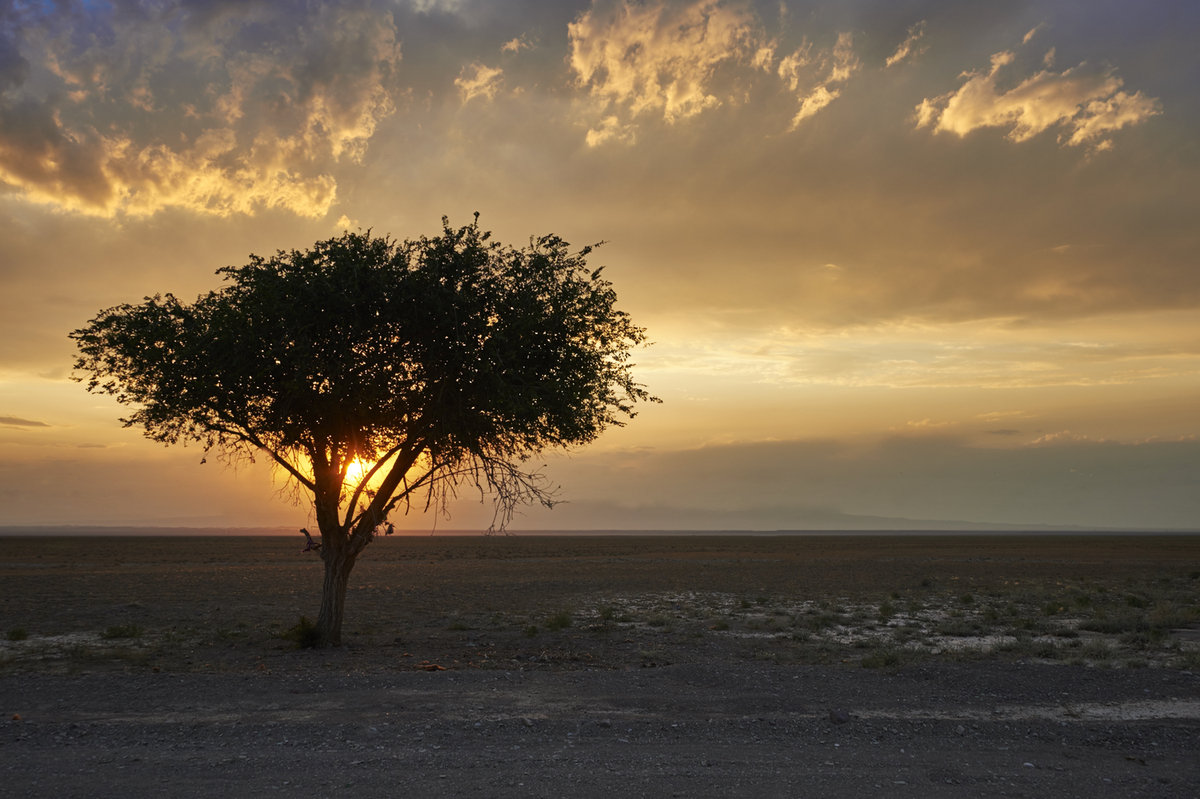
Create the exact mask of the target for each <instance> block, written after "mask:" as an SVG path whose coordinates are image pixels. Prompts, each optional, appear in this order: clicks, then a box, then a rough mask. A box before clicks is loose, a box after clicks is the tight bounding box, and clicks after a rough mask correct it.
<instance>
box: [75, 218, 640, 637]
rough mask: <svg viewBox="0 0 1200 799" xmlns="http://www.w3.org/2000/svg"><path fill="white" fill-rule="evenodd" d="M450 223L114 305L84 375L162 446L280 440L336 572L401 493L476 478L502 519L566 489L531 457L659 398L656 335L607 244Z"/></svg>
mask: <svg viewBox="0 0 1200 799" xmlns="http://www.w3.org/2000/svg"><path fill="white" fill-rule="evenodd" d="M442 226H443V231H442V234H441V235H440V236H436V237H432V238H427V237H421V238H418V239H415V240H406V241H403V242H396V241H394V240H392V239H390V238H387V237H376V236H373V235H371V233H370V231H367V232H366V233H345V234H344V235H342V236H340V237H338V238H334V239H329V240H327V241H322V242H318V243H316V244H315V245H314V246H313V247H312V248H311V249H309V250H305V251H298V250H292V251H290V252H284V251H279V252H278V253H276V254H275V255H274V256H273V257H270V258H262V257H259V256H254V255H252V256H250V262H249V263H248V264H246V265H244V266H238V267H227V268H224V269H221V270H219V271H218V274H221V275H222V276H223V277H224V280H225V284H224V286H223V287H221V288H219V289H217V290H214V291H211V292H209V293H207V294H204V295H202V296H200V297H199V298H197V300H196V301H195V302H193V303H190V304H189V303H185V302H181V301H180V300H179V299H177V298H176V297H175V296H173V295H170V294H167V295H162V296H155V297H148V298H145V300H144V301H143V302H142V303H140V304H137V305H130V304H126V305H119V306H116V307H114V308H109V309H107V310H105V311H102V312H101V313H100V314H98V315H97V316H96V317H95V318H94V319H92V320H91V321H90V322H89V323H88V325H86V326H85V327H83V328H80V329H78V330H75V331H73V332H72V333H71V334H70V335H71V337H72V338H73V339H74V340H75V341H76V343H77V346H78V351H79V354H78V357H77V360H76V363H75V367H76V375H77V379H80V380H86V385H87V388H88V390H89V391H93V392H99V393H105V394H110V395H112V396H114V397H115V398H116V399H117V400H118V401H119V402H121V403H123V404H125V405H128V406H130V407H131V408H132V409H133V410H132V412H131V413H130V414H129V415H128V416H127V417H126V418H124V419H123V420H122V421H123V422H124V423H125V425H126V426H135V427H140V428H142V429H143V430H144V432H145V434H146V435H147V436H148V437H150V438H152V439H154V440H157V441H161V442H163V443H165V444H175V443H177V442H189V441H190V442H198V443H200V444H201V445H202V446H203V447H205V448H206V449H213V448H215V449H217V450H218V451H222V452H225V453H227V454H230V455H234V456H236V455H237V454H250V455H253V453H254V452H257V451H262V452H265V453H267V454H268V455H269V456H270V457H271V458H272V459H273V460H274V461H275V462H276V463H277V464H278V465H279V467H280V468H282V469H283V470H285V471H286V473H287V474H288V475H290V476H291V477H292V478H294V479H295V480H296V481H297V482H298V483H299V485H300V486H302V487H303V488H304V489H306V490H307V491H308V492H309V493H310V494H311V496H312V498H313V503H314V508H315V512H316V518H317V523H318V525H319V526H320V530H321V538H322V546H323V549H322V557H323V558H324V559H325V561H326V566H327V571H328V568H329V564H330V562H331V561H332V560H338V559H339V558H340V559H342V560H344V559H346V558H348V559H349V563H350V565H352V564H353V559H354V557H355V556H356V555H357V554H358V552H360V551H361V550H362V548H363V547H364V546H366V544H367V543H369V542H370V540H371V538H372V536H373V535H374V534H375V532H376V530H378V528H379V526H380V525H382V524H384V523H385V522H386V521H387V519H388V516H389V514H391V513H392V512H393V511H395V510H396V509H397V508H398V507H400V506H403V507H405V508H407V505H408V503H409V502H410V501H411V500H412V499H413V498H414V497H417V496H420V497H422V498H423V500H424V502H426V503H427V504H429V503H432V504H435V505H436V504H441V503H443V502H444V500H445V498H446V497H447V496H450V495H452V494H453V492H454V491H455V489H456V488H457V487H458V486H461V485H462V484H463V483H464V481H466V482H469V483H471V484H473V485H476V486H478V487H480V488H481V489H483V490H487V491H490V492H492V493H493V495H494V498H495V500H496V504H497V524H498V525H499V526H503V524H504V523H505V522H506V521H507V519H508V518H509V517H510V516H511V513H512V511H513V509H514V507H515V506H516V505H517V504H519V503H522V502H528V501H540V502H544V503H547V504H549V503H550V502H551V497H550V494H549V492H548V491H547V490H546V488H545V486H544V484H543V483H541V482H540V481H539V480H538V475H536V474H532V473H530V472H528V471H526V470H524V469H523V467H522V465H523V463H524V462H525V460H526V459H527V458H528V457H529V456H530V455H532V454H534V453H537V452H539V451H542V450H545V449H547V448H556V447H568V446H572V445H578V444H584V443H587V442H590V441H592V440H593V439H595V438H596V436H598V435H599V434H600V432H601V431H603V430H604V429H605V428H606V427H608V426H609V425H620V424H623V423H624V422H625V421H626V420H627V419H629V418H631V417H632V416H633V415H634V406H635V404H636V403H638V402H642V401H647V400H653V399H654V398H653V397H650V395H649V394H648V393H647V392H646V391H645V389H644V388H643V387H642V386H641V385H640V384H638V383H636V382H635V381H634V379H633V376H632V373H631V368H632V363H631V362H630V354H631V352H632V351H633V349H635V348H636V347H638V346H639V345H641V344H643V343H644V341H645V332H644V330H643V329H642V328H640V327H638V326H636V325H634V324H633V322H632V321H631V320H630V319H629V317H628V316H627V315H626V314H625V313H624V312H622V311H620V310H618V309H617V308H616V305H615V303H616V294H615V292H614V290H613V287H612V285H611V284H610V283H609V282H608V281H607V280H605V279H604V278H603V277H602V276H601V270H600V269H595V270H592V269H590V268H589V267H588V266H587V263H586V259H587V256H588V255H589V253H590V252H591V249H592V248H590V247H585V248H583V249H582V250H579V251H577V252H573V251H571V249H570V245H569V244H568V243H567V242H565V241H563V240H562V239H561V238H559V237H557V236H552V235H551V236H542V237H540V238H535V239H532V240H531V241H530V243H529V245H528V246H526V247H523V248H521V249H516V248H513V247H510V246H505V245H501V244H499V243H497V242H494V241H492V239H491V237H490V234H489V233H488V232H485V231H482V230H481V229H480V228H479V225H478V215H476V220H475V222H474V223H473V224H471V225H467V226H465V227H460V228H457V229H453V228H451V227H450V226H449V223H448V221H447V220H446V219H445V218H443V220H442ZM364 465H365V466H366V468H365V469H364V468H361V467H363V466H364ZM348 569H349V567H348V566H347V567H346V571H347V572H348ZM327 590H328V586H327ZM323 610H324V605H323ZM338 613H339V620H338V623H339V625H340V611H339V612H338ZM319 624H320V622H319ZM334 637H335V638H336V636H334ZM333 642H336V641H333Z"/></svg>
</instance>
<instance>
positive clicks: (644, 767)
mask: <svg viewBox="0 0 1200 799" xmlns="http://www.w3.org/2000/svg"><path fill="white" fill-rule="evenodd" d="M506 541H507V542H509V543H505V542H506ZM6 544H7V547H6V556H5V557H4V558H2V559H0V576H2V577H3V579H4V580H5V581H6V586H8V588H10V589H13V593H9V592H8V589H6V593H5V596H4V600H3V602H4V604H3V611H4V612H3V621H2V622H0V624H2V625H3V627H4V629H5V630H8V631H11V630H13V629H14V628H15V627H16V625H18V624H21V625H22V626H23V629H25V630H26V631H27V633H28V637H27V638H26V639H25V640H22V641H10V642H7V646H6V648H5V649H4V650H3V651H4V654H5V657H6V660H5V662H4V664H3V676H0V712H3V714H4V715H3V719H2V720H0V725H2V728H0V796H63V797H70V796H131V795H161V796H252V795H261V794H263V793H267V794H273V795H286V794H288V793H294V792H302V793H304V794H306V795H309V796H334V795H343V794H345V795H349V794H353V795H355V796H395V795H404V794H407V793H411V792H413V791H419V792H421V793H422V794H424V795H433V796H562V795H572V794H573V795H577V796H612V795H617V796H654V797H658V796H714V797H715V796H751V795H752V796H835V797H837V796H844V797H850V796H864V795H882V794H886V795H898V796H964V795H972V796H1030V797H1033V796H1037V797H1043V796H1081V797H1089V799H1091V798H1094V797H1129V796H1147V797H1194V796H1200V758H1197V757H1196V756H1195V753H1196V751H1198V750H1200V677H1198V676H1197V673H1196V671H1195V670H1194V669H1193V668H1191V667H1190V665H1189V664H1190V663H1191V660H1188V659H1187V658H1188V657H1190V656H1188V655H1187V654H1186V653H1187V651H1188V649H1187V646H1186V645H1184V644H1181V643H1180V642H1179V641H1177V640H1175V639H1174V638H1173V637H1172V636H1171V635H1163V636H1160V638H1161V640H1156V641H1151V640H1150V639H1152V638H1154V636H1149V635H1147V636H1144V637H1145V638H1146V640H1147V641H1148V643H1143V644H1138V645H1139V646H1142V647H1143V650H1139V651H1137V652H1134V653H1128V652H1126V650H1127V649H1128V647H1129V646H1132V645H1134V643H1136V642H1137V641H1140V640H1141V639H1140V638H1137V637H1136V636H1134V637H1130V636H1129V635H1128V634H1125V638H1124V639H1122V640H1123V641H1124V643H1121V644H1120V646H1121V647H1124V648H1125V649H1121V650H1119V651H1121V652H1126V653H1125V654H1122V655H1120V656H1117V655H1116V654H1114V655H1112V656H1111V657H1110V658H1109V659H1107V660H1106V661H1104V662H1103V663H1097V664H1092V663H1088V662H1083V661H1080V660H1073V659H1071V658H1070V657H1068V656H1067V655H1066V654H1064V655H1062V656H1056V655H1054V654H1053V653H1051V652H1049V650H1044V649H1043V650H1037V649H1028V650H1026V649H1022V648H1020V647H1018V648H1015V649H1005V648H997V649H996V650H995V651H980V652H975V653H973V654H971V655H969V656H963V655H961V654H955V653H953V652H951V651H950V650H937V649H929V650H928V651H923V650H919V647H920V646H922V645H924V644H927V643H929V644H930V645H931V646H932V645H933V643H936V642H937V641H940V640H942V638H939V637H938V636H936V635H934V634H933V632H930V634H929V636H928V637H925V638H923V637H921V635H923V633H922V634H920V635H918V634H913V633H909V634H906V637H904V639H903V640H904V642H905V647H907V648H904V649H903V650H902V651H903V652H905V653H908V652H910V651H911V652H918V651H922V652H923V653H922V654H920V655H919V656H916V655H913V656H911V657H910V656H909V655H907V654H906V655H905V657H904V658H902V659H901V660H900V662H899V663H897V664H896V665H892V666H886V665H885V666H883V667H879V668H863V667H862V666H863V665H866V662H867V660H868V657H869V656H870V655H871V654H872V653H874V652H876V649H874V648H871V647H864V646H862V645H861V640H860V641H858V642H857V643H843V644H838V643H837V642H838V641H842V640H843V638H844V635H843V628H844V627H845V626H846V624H849V623H850V622H851V621H855V622H856V623H857V624H858V625H859V626H860V627H865V628H872V629H871V630H868V632H871V633H872V634H875V633H879V632H880V631H883V632H886V633H888V634H889V635H893V636H894V635H896V634H897V633H898V632H899V631H901V630H911V629H916V626H915V624H916V622H915V621H914V620H915V619H917V617H918V615H919V614H918V613H917V611H916V608H917V606H918V605H919V606H920V608H921V612H922V613H929V612H931V611H930V609H934V608H939V607H943V606H944V605H945V602H946V601H949V599H956V601H958V602H960V603H962V602H963V601H964V600H965V599H966V593H967V592H973V595H972V597H971V599H970V603H969V604H965V605H964V604H960V605H956V606H954V607H953V608H951V609H950V610H949V611H948V613H950V614H958V615H957V616H955V617H954V623H955V624H957V625H960V626H961V625H962V624H964V623H965V622H966V621H970V620H971V619H973V618H974V617H973V616H972V615H971V614H974V613H976V611H977V610H979V606H981V605H984V604H986V603H992V604H987V607H988V608H994V607H1000V603H1008V604H1013V603H1014V602H1015V599H1014V597H1015V595H1013V594H1005V593H1003V590H1002V587H1003V586H1004V585H1005V584H1006V583H1007V582H1011V581H1012V580H1014V579H1021V580H1024V581H1026V582H1025V583H1023V584H1022V585H1021V586H1020V589H1021V591H1031V590H1033V589H1034V587H1036V588H1037V590H1038V591H1042V590H1043V589H1047V586H1048V585H1052V584H1059V585H1060V587H1062V588H1063V590H1070V591H1077V590H1078V589H1079V587H1080V586H1090V591H1091V593H1090V594H1089V596H1090V597H1091V599H1090V600H1089V602H1090V604H1089V605H1088V607H1089V609H1094V608H1096V607H1097V605H1099V603H1100V602H1101V601H1102V599H1103V597H1104V596H1106V595H1107V594H1108V593H1109V592H1111V591H1113V590H1115V589H1117V588H1119V590H1120V591H1123V592H1125V593H1124V594H1123V595H1122V599H1121V603H1120V604H1121V606H1122V607H1127V606H1129V605H1128V603H1129V602H1132V601H1133V600H1131V599H1129V597H1142V598H1146V599H1147V600H1148V601H1149V600H1153V601H1154V602H1155V603H1157V605H1155V607H1157V608H1159V610H1154V608H1147V609H1146V613H1147V614H1152V613H1155V612H1157V613H1160V614H1161V613H1162V610H1161V606H1162V605H1163V604H1164V603H1166V602H1167V601H1168V598H1172V599H1171V601H1172V602H1174V603H1176V604H1178V602H1179V601H1180V597H1181V596H1186V593H1185V594H1180V593H1178V592H1179V591H1185V592H1186V591H1187V590H1189V589H1192V590H1193V592H1192V594H1191V596H1192V598H1193V600H1195V593H1194V587H1195V583H1194V582H1191V581H1192V580H1193V579H1194V578H1192V577H1191V574H1192V572H1193V571H1194V570H1195V569H1196V568H1197V565H1198V561H1197V560H1196V558H1195V556H1196V553H1197V551H1200V542H1197V541H1196V540H1194V539H1178V540H1174V539H1170V540H1161V541H1159V543H1158V545H1156V546H1153V547H1152V546H1147V545H1146V542H1141V544H1140V546H1129V545H1127V544H1123V543H1119V542H1114V541H1109V542H1108V543H1107V544H1104V543H1103V542H1101V544H1097V545H1094V546H1090V547H1081V546H1080V543H1079V542H1074V543H1071V542H1062V541H1059V542H1049V543H1044V544H1043V545H1041V546H1035V545H1031V544H1029V543H1028V542H1026V543H1024V544H1021V545H1017V544H1016V543H1014V542H1011V541H1010V542H1007V543H1006V542H998V543H997V542H995V541H994V540H991V539H989V541H988V542H975V543H974V544H972V545H970V546H966V545H962V544H955V543H946V542H938V541H934V540H929V541H923V542H922V543H920V544H919V545H918V544H917V543H914V542H913V541H908V542H894V541H893V542H888V541H883V540H878V541H877V540H874V539H873V540H871V541H858V542H846V543H842V544H839V543H837V542H817V541H813V542H809V543H807V544H805V543H802V542H801V543H797V542H790V543H789V542H787V541H781V540H778V539H770V540H761V541H725V540H723V541H716V540H696V541H693V542H691V543H690V544H689V543H686V542H678V541H674V542H672V541H665V540H662V541H658V542H645V541H643V542H636V541H613V540H594V541H588V540H572V541H569V542H564V541H559V542H558V543H557V544H556V543H555V542H553V541H548V540H546V539H525V540H516V539H504V540H500V541H482V540H478V539H476V540H459V541H455V540H452V539H443V540H441V541H439V542H437V543H431V542H428V541H427V540H425V539H422V541H421V542H391V541H389V542H386V544H387V546H386V547H381V548H380V549H379V550H378V552H379V556H378V557H377V558H376V559H375V560H374V561H368V562H367V563H364V564H362V566H361V567H360V570H359V571H358V572H356V575H355V577H356V578H358V580H359V588H358V589H357V590H358V593H357V594H356V595H354V596H352V598H351V607H350V611H349V612H350V613H351V614H357V616H354V615H352V617H351V619H353V621H352V620H351V619H348V633H349V634H350V635H351V640H352V642H353V643H352V644H351V645H349V646H347V647H345V648H343V649H342V650H340V651H335V652H313V651H299V650H295V649H294V648H291V645H290V644H288V643H287V642H286V641H283V640H281V639H279V638H278V637H276V635H277V634H278V632H280V630H281V629H282V628H283V627H285V626H286V625H287V623H288V622H289V621H294V619H295V617H296V614H298V613H299V612H300V611H301V610H303V609H305V608H307V607H310V606H313V605H315V597H313V596H311V595H309V594H306V593H305V592H306V591H308V590H310V588H309V585H308V583H307V582H305V581H306V580H309V581H315V580H316V579H317V578H316V576H315V575H310V574H307V572H312V571H314V569H313V568H312V564H304V563H303V562H302V561H298V560H297V556H296V555H295V553H293V552H292V551H291V550H290V549H286V548H284V549H281V548H280V542H278V541H260V542H256V543H252V542H241V543H235V544H234V545H233V546H232V548H226V549H221V550H215V549H214V550H209V547H210V546H211V542H209V543H200V542H192V543H191V544H190V545H187V546H184V545H181V544H178V543H175V544H172V543H171V542H167V541H162V540H156V541H154V542H152V543H149V544H147V543H146V542H143V543H142V544H141V545H140V546H138V545H137V543H136V542H133V543H130V542H127V541H122V542H118V543H116V544H110V545H108V546H100V545H99V544H97V542H88V543H86V544H83V543H79V542H70V541H66V542H44V543H42V544H41V545H40V547H39V546H37V545H34V544H30V543H28V542H18V540H17V539H9V540H8V541H7V542H6ZM1106 547H1107V548H1106ZM301 571H303V572H305V573H303V574H302V573H301ZM1018 574H1020V575H1023V576H1022V577H1020V578H1018V577H1017V575H1018ZM939 585H941V586H949V588H948V589H947V590H945V591H940V592H939V589H938V587H937V586H939ZM1106 585H1107V586H1108V587H1107V588H1105V586H1106ZM839 586H840V587H841V588H842V589H843V590H840V591H838V590H836V588H837V587H839ZM1155 587H1157V588H1155ZM1101 588H1105V590H1104V591H1101V590H1100V589H1101ZM1152 588H1154V589H1155V590H1159V591H1161V592H1164V593H1162V594H1161V595H1158V596H1150V595H1149V593H1148V592H1149V591H1151V590H1152ZM820 591H826V592H829V593H830V595H831V596H833V597H834V600H835V604H837V605H838V606H839V607H838V608H835V609H837V610H840V611H841V612H842V616H841V617H840V618H841V621H839V622H837V623H831V625H832V626H828V627H823V626H818V627H816V628H815V629H816V632H810V631H809V628H808V627H804V624H805V623H806V621H805V620H806V619H817V618H821V616H820V615H819V614H818V613H816V612H814V613H813V614H812V615H811V616H808V615H805V613H806V612H807V611H800V610H797V608H798V607H799V606H798V605H797V602H799V601H800V599H801V598H803V597H807V598H809V599H811V598H812V596H813V595H815V594H818V593H819V592H820ZM1169 591H1170V592H1174V593H1165V592H1169ZM801 595H803V597H802V596H801ZM897 595H898V596H897ZM1047 596H1048V594H1045V593H1038V594H1037V596H1036V603H1037V606H1038V607H1042V606H1045V607H1046V610H1045V611H1044V612H1045V613H1052V612H1053V614H1054V615H1052V616H1049V617H1048V618H1047V619H1043V620H1039V621H1038V624H1039V625H1043V626H1047V628H1049V626H1050V625H1056V626H1058V627H1063V625H1066V624H1067V622H1068V619H1067V617H1066V614H1065V613H1058V612H1057V611H1056V609H1055V608H1052V607H1050V605H1052V604H1053V602H1051V603H1049V604H1047V601H1046V597H1047ZM1064 596H1065V595H1064ZM714 597H716V598H717V599H720V598H722V597H724V598H726V599H728V598H730V597H733V598H737V600H736V601H725V600H724V599H722V600H721V601H717V599H714ZM881 597H884V598H885V599H883V600H882V601H885V602H890V603H891V604H894V605H896V606H897V610H896V611H895V616H887V618H886V624H885V623H884V618H885V616H886V614H880V615H879V617H878V618H874V617H872V618H870V619H865V618H863V617H862V616H863V614H861V613H859V614H857V615H856V614H855V613H854V612H853V608H855V607H859V606H860V605H865V604H873V606H877V605H878V604H879V603H880V601H881V600H880V598H881ZM948 598H949V599H948ZM401 599H403V601H401ZM384 600H388V601H384ZM918 600H919V601H918ZM1055 601H1057V600H1055ZM1065 601H1066V600H1065V599H1064V602H1065ZM1139 601H1140V600H1139ZM39 602H40V604H39ZM689 602H690V603H692V604H688V603H689ZM905 603H908V604H907V605H906V604H905ZM939 603H942V604H939ZM297 606H299V607H297ZM905 607H911V608H912V609H913V610H912V613H911V619H910V620H908V621H904V622H903V624H901V623H900V622H899V621H898V619H901V618H902V617H903V615H904V613H905V610H904V608H905ZM964 608H965V610H964ZM785 610H787V611H789V612H791V615H790V616H787V617H785V616H783V615H781V614H783V613H784V612H785ZM1184 610H1185V611H1186V608H1184ZM832 612H833V611H828V612H826V611H821V613H832ZM978 615H979V616H980V617H981V618H982V617H984V616H986V615H987V614H986V613H984V612H983V611H980V612H979V613H978ZM564 616H565V617H566V618H567V619H569V621H568V622H567V624H569V626H564V627H561V628H557V629H554V628H556V627H557V625H556V624H554V623H553V622H554V620H555V619H558V618H562V617H564ZM1148 617H1149V616H1148ZM1106 618H1110V617H1109V616H1106ZM773 619H774V620H775V621H773ZM779 619H786V626H780V625H783V624H784V622H780V621H778V620H779ZM842 622H845V623H846V624H842ZM1001 622H1003V623H1004V624H1008V623H1010V622H1009V621H1008V620H1005V619H1001V620H1000V621H998V622H997V623H998V624H999V623H1001ZM810 626H812V625H810ZM1085 626H1086V625H1085ZM531 628H536V629H531ZM1063 629H1065V628H1063ZM114 630H116V631H117V632H118V633H119V632H121V631H124V633H126V634H127V635H128V637H127V638H124V637H121V636H120V635H113V634H112V633H113V631H114ZM106 632H107V633H109V635H108V636H107V637H106V635H105V633H106ZM801 633H803V634H801ZM1059 633H1060V635H1061V634H1062V629H1060V630H1059ZM1084 634H1085V635H1087V634H1088V633H1087V632H1086V631H1085V632H1084ZM72 636H74V637H72ZM89 636H90V637H89ZM943 637H944V636H943ZM59 640H66V641H74V643H72V644H70V645H69V646H67V647H66V648H63V647H61V646H59V645H58V644H56V643H54V642H55V641H59ZM1063 640H1064V641H1065V643H1064V644H1063V646H1062V647H1060V649H1061V651H1062V652H1063V653H1070V652H1073V651H1075V650H1070V649H1068V648H1067V645H1069V644H1071V643H1072V642H1074V641H1077V640H1079V639H1077V638H1075V639H1063ZM1131 642H1133V643H1131ZM1022 646H1024V644H1022ZM1088 647H1091V648H1092V649H1091V650H1089V649H1088ZM1147 647H1148V648H1147ZM1095 649H1096V646H1095V643H1094V642H1088V643H1087V644H1083V645H1081V646H1080V647H1078V651H1092V650H1095ZM938 651H941V652H942V654H940V655H939V654H936V652H938ZM1039 651H1040V652H1042V654H1050V655H1051V657H1050V658H1049V659H1047V658H1046V657H1034V656H1030V653H1031V652H1032V653H1034V654H1036V653H1037V652H1039ZM1058 651H1059V650H1058V649H1055V650H1054V652H1058ZM1105 651H1108V650H1105ZM1112 651H1114V652H1116V651H1118V650H1112ZM1160 654H1161V657H1160ZM1170 658H1176V660H1175V661H1169V659H1170ZM1179 658H1184V659H1183V660H1179ZM1168 662H1178V663H1183V664H1184V666H1183V667H1180V666H1166V665H1156V664H1160V663H1161V664H1166V663H1168ZM1131 664H1132V665H1134V666H1135V667H1132V668H1131V667H1130V665H1131ZM1138 665H1141V666H1143V667H1136V666H1138ZM14 716H17V717H19V719H16V718H14Z"/></svg>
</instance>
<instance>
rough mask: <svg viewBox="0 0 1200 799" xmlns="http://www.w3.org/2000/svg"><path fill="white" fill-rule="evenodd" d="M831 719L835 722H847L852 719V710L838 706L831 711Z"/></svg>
mask: <svg viewBox="0 0 1200 799" xmlns="http://www.w3.org/2000/svg"><path fill="white" fill-rule="evenodd" d="M829 720H830V721H832V722H833V723H834V724H845V723H846V722H847V721H849V720H850V711H849V710H845V709H842V708H836V709H834V710H831V711H829Z"/></svg>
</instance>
